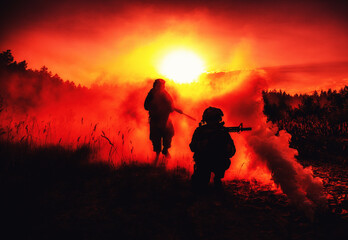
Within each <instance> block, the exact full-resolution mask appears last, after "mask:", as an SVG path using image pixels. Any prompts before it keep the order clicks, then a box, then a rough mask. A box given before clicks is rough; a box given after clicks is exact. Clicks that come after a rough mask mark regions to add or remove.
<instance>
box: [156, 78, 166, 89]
mask: <svg viewBox="0 0 348 240" xmlns="http://www.w3.org/2000/svg"><path fill="white" fill-rule="evenodd" d="M165 83H166V81H164V80H163V79H161V78H158V79H156V80H155V81H154V82H153V87H154V88H157V87H163V86H164V85H165Z"/></svg>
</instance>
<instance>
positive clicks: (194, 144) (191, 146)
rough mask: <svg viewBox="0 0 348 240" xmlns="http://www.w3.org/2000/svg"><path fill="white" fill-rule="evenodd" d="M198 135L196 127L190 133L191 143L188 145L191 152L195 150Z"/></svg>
mask: <svg viewBox="0 0 348 240" xmlns="http://www.w3.org/2000/svg"><path fill="white" fill-rule="evenodd" d="M198 135H199V134H198V131H197V129H196V130H195V132H194V133H193V135H192V140H191V143H190V145H189V146H190V149H191V151H192V152H196V151H197V144H198Z"/></svg>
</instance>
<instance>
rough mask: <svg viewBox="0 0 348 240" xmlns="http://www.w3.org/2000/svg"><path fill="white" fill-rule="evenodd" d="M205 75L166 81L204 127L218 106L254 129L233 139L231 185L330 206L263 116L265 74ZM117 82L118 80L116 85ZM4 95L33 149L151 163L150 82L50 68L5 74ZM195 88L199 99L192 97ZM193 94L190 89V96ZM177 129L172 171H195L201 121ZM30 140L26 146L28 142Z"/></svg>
mask: <svg viewBox="0 0 348 240" xmlns="http://www.w3.org/2000/svg"><path fill="white" fill-rule="evenodd" d="M218 75H219V77H216V76H215V77H214V76H211V75H207V76H205V77H202V79H200V80H199V81H198V82H196V83H194V84H192V86H191V85H180V84H175V83H173V82H170V81H168V82H167V89H168V91H169V93H170V94H171V95H172V97H173V99H174V102H175V105H176V107H178V108H181V109H182V110H183V111H184V112H185V113H188V114H190V115H192V116H193V117H194V118H196V119H197V120H198V121H199V120H200V119H201V116H202V113H203V111H204V109H205V108H207V107H209V106H214V107H219V108H221V109H222V110H223V112H224V113H225V116H224V121H225V122H226V125H227V126H236V125H239V123H241V122H243V123H244V126H250V127H252V128H253V130H252V131H251V132H243V133H241V134H233V133H232V138H233V139H234V141H235V144H236V148H237V154H236V156H234V157H233V158H232V164H231V168H230V170H228V172H227V174H226V179H248V180H251V179H256V180H258V181H262V182H264V183H272V182H274V183H275V184H276V185H277V186H279V187H280V189H281V190H282V192H283V193H285V194H286V195H287V196H288V197H289V199H290V201H291V202H292V203H293V204H295V205H297V206H298V207H300V208H302V209H304V210H305V211H306V212H307V213H308V214H309V215H311V214H312V213H313V211H314V210H315V208H316V207H319V206H323V205H324V204H325V202H326V198H325V195H324V194H323V186H322V182H321V180H320V179H319V178H314V177H313V173H312V171H311V169H310V168H303V166H301V165H300V164H299V163H298V162H297V161H296V158H295V155H296V154H297V151H296V150H295V149H291V148H289V139H290V135H289V134H288V133H286V132H284V131H280V132H279V133H278V129H277V127H276V126H273V125H271V124H270V123H268V122H267V119H266V117H265V116H264V114H263V100H262V90H265V89H268V82H269V79H268V78H267V75H266V73H265V72H264V71H247V72H238V73H234V74H223V73H221V74H218ZM114 82H117V79H114ZM0 83H1V93H0V94H1V95H2V96H3V97H4V99H5V103H6V105H7V108H6V111H3V112H2V113H1V114H0V122H1V125H2V127H1V128H4V129H5V131H6V134H5V135H4V136H3V137H7V138H9V139H10V140H11V141H19V142H20V141H28V142H30V143H31V144H34V145H49V144H61V145H63V146H66V147H76V146H78V145H80V144H88V145H89V146H90V147H91V148H93V149H96V151H97V154H98V155H97V157H96V158H98V159H104V160H106V161H109V162H110V163H112V164H115V165H117V164H120V163H123V162H130V161H138V162H152V159H153V157H154V156H153V153H152V147H151V143H150V141H149V138H148V137H149V126H148V122H147V112H146V111H145V110H144V109H143V103H144V99H145V97H146V94H147V92H148V91H149V90H150V88H151V86H152V80H151V79H148V80H143V81H129V82H128V83H119V84H117V85H116V84H115V85H107V84H104V85H93V86H91V87H90V88H86V87H82V86H76V85H75V84H73V83H70V82H64V81H63V80H61V79H60V78H59V77H58V76H52V74H50V73H49V72H47V69H46V70H45V69H42V70H41V71H32V70H25V71H22V72H21V73H18V72H15V73H13V72H12V73H9V72H6V73H5V74H4V73H3V74H2V75H1V82H0ZM192 87H194V89H195V91H196V92H197V93H199V94H191V95H190V94H187V93H188V92H190V91H188V90H190V88H192ZM191 92H192V91H191ZM172 120H173V122H174V127H175V136H174V138H173V146H172V148H171V149H170V151H171V155H172V159H171V160H169V161H168V163H167V167H168V168H173V167H177V166H182V167H185V168H187V169H189V170H190V171H192V164H193V161H192V153H191V152H190V149H189V147H188V145H189V142H190V140H191V137H192V134H193V131H194V129H195V128H196V127H197V125H198V121H196V122H194V121H192V120H191V119H189V118H185V116H183V115H179V114H178V113H173V114H172ZM23 139H24V140H23Z"/></svg>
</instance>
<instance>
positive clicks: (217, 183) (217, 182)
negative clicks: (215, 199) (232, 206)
mask: <svg viewBox="0 0 348 240" xmlns="http://www.w3.org/2000/svg"><path fill="white" fill-rule="evenodd" d="M214 187H215V189H216V190H223V187H222V181H221V178H217V177H214Z"/></svg>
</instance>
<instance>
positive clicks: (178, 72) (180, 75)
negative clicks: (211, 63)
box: [159, 50, 205, 83]
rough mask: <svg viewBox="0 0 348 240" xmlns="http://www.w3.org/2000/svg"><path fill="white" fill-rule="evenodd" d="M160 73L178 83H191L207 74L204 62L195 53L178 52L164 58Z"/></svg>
mask: <svg viewBox="0 0 348 240" xmlns="http://www.w3.org/2000/svg"><path fill="white" fill-rule="evenodd" d="M159 72H160V74H162V75H164V76H165V77H166V78H168V79H171V80H173V81H174V82H176V83H191V82H193V81H195V80H196V79H197V78H198V77H199V75H201V74H202V73H203V72H205V68H204V63H203V61H202V60H201V58H199V57H198V56H197V55H196V54H195V53H193V52H191V51H188V50H176V51H173V52H171V53H169V54H168V55H166V56H165V57H164V59H163V60H162V61H161V63H160V66H159Z"/></svg>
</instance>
